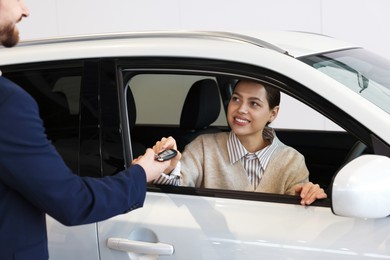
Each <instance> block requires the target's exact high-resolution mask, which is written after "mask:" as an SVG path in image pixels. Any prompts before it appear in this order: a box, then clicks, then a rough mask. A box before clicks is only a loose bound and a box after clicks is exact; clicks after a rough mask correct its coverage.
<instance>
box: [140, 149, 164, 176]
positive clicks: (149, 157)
mask: <svg viewBox="0 0 390 260" xmlns="http://www.w3.org/2000/svg"><path fill="white" fill-rule="evenodd" d="M133 164H139V165H140V166H141V167H142V168H143V169H144V171H145V173H146V181H147V182H150V181H153V180H154V179H157V178H158V177H159V176H160V175H161V173H163V172H164V171H165V170H166V169H167V167H169V165H170V164H171V160H168V161H165V162H160V161H157V160H156V154H155V152H154V151H153V149H151V148H148V149H146V152H145V154H144V155H141V156H139V157H138V158H136V159H134V160H133Z"/></svg>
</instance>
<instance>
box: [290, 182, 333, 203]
mask: <svg viewBox="0 0 390 260" xmlns="http://www.w3.org/2000/svg"><path fill="white" fill-rule="evenodd" d="M295 193H296V194H298V195H300V197H301V204H302V205H310V204H311V203H313V202H314V201H315V200H316V199H325V198H326V197H327V195H326V193H325V191H324V189H322V188H321V187H320V185H318V184H313V183H312V182H307V183H305V184H300V185H298V186H296V187H295Z"/></svg>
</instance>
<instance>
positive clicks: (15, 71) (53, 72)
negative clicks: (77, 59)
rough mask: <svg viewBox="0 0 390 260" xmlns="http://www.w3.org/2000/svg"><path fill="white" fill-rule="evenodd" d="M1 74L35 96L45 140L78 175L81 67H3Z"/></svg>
mask: <svg viewBox="0 0 390 260" xmlns="http://www.w3.org/2000/svg"><path fill="white" fill-rule="evenodd" d="M3 74H4V76H5V77H8V78H9V79H11V80H12V81H14V82H15V83H17V84H18V85H20V86H21V87H22V88H24V89H25V90H26V91H27V92H28V93H30V94H31V95H32V96H33V97H34V99H35V100H36V102H37V103H38V107H39V113H40V116H41V118H42V119H43V122H44V126H45V129H46V134H47V137H48V139H49V140H51V141H52V143H53V145H54V146H55V147H56V149H57V150H58V152H59V153H60V155H61V156H62V157H63V159H64V160H65V162H66V163H67V165H68V166H69V167H70V168H71V169H72V171H73V172H75V173H78V160H79V159H78V150H79V142H78V137H79V127H78V125H79V124H78V122H79V121H78V119H79V98H80V87H81V75H82V69H81V67H61V68H58V67H55V68H51V67H50V66H49V65H42V66H39V65H35V66H33V67H30V68H19V67H18V66H14V67H12V68H4V69H3Z"/></svg>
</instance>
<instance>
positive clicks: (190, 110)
mask: <svg viewBox="0 0 390 260" xmlns="http://www.w3.org/2000/svg"><path fill="white" fill-rule="evenodd" d="M220 110H221V98H220V94H219V89H218V85H217V83H216V81H215V80H212V79H203V80H199V81H196V82H195V83H194V84H193V85H192V86H191V88H190V90H189V91H188V93H187V96H186V99H185V101H184V105H183V108H182V112H181V116H180V128H181V134H180V135H179V136H178V137H176V141H177V146H178V149H179V151H183V150H184V147H185V146H186V145H187V144H188V143H190V142H191V141H192V140H193V139H195V138H196V137H197V136H199V135H201V134H205V133H216V132H220V131H221V130H220V129H219V128H217V127H212V126H210V125H211V124H212V123H214V122H215V120H217V118H218V116H219V113H220Z"/></svg>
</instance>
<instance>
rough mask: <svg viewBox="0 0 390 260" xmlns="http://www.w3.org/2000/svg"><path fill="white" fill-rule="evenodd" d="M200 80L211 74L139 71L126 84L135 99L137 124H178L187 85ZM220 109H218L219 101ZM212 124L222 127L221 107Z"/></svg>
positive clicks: (188, 87) (223, 121)
mask: <svg viewBox="0 0 390 260" xmlns="http://www.w3.org/2000/svg"><path fill="white" fill-rule="evenodd" d="M202 79H212V80H216V79H215V77H207V76H199V75H177V74H140V75H137V76H134V77H133V78H131V80H130V81H129V82H128V83H127V84H128V86H129V87H130V90H131V92H132V93H133V96H134V99H135V100H136V103H135V105H136V109H137V120H136V123H137V124H163V125H179V123H180V115H181V108H182V107H183V104H184V100H185V98H186V95H187V93H188V91H189V89H190V87H191V86H192V85H193V84H194V83H195V82H197V81H199V80H202ZM220 102H221V108H222V100H221V101H220ZM212 125H220V126H226V125H227V122H226V116H225V114H224V110H223V109H221V111H220V113H219V116H218V118H217V120H215V122H213V123H212Z"/></svg>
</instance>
